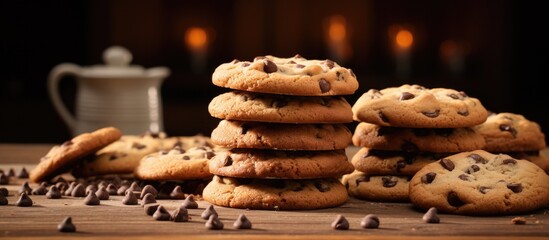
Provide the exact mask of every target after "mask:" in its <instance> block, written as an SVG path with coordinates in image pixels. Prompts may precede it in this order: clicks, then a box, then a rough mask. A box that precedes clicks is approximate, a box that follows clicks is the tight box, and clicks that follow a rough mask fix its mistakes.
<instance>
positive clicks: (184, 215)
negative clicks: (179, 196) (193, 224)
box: [171, 206, 189, 222]
mask: <svg viewBox="0 0 549 240" xmlns="http://www.w3.org/2000/svg"><path fill="white" fill-rule="evenodd" d="M171 215H172V216H171V218H172V221H174V222H188V221H189V211H187V209H186V208H185V207H183V206H179V207H178V208H176V209H175V210H174V211H173V212H172V214H171Z"/></svg>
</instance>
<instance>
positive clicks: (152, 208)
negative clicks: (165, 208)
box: [143, 203, 160, 216]
mask: <svg viewBox="0 0 549 240" xmlns="http://www.w3.org/2000/svg"><path fill="white" fill-rule="evenodd" d="M159 206H160V204H158V203H149V204H145V206H143V209H144V210H145V213H146V214H147V215H149V216H152V215H153V214H154V213H155V212H156V209H158V207H159Z"/></svg>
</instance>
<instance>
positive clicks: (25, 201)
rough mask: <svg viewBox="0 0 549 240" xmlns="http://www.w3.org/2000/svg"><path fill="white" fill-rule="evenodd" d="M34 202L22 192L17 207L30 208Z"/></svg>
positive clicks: (16, 203)
mask: <svg viewBox="0 0 549 240" xmlns="http://www.w3.org/2000/svg"><path fill="white" fill-rule="evenodd" d="M32 204H33V202H32V199H31V198H30V197H29V195H27V193H26V192H22V193H21V194H20V195H19V199H17V202H15V205H16V206H18V207H30V206H32Z"/></svg>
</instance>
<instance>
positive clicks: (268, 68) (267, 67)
mask: <svg viewBox="0 0 549 240" xmlns="http://www.w3.org/2000/svg"><path fill="white" fill-rule="evenodd" d="M277 70H278V67H277V66H276V63H274V62H273V61H271V60H264V61H263V71H264V72H265V73H273V72H276V71H277Z"/></svg>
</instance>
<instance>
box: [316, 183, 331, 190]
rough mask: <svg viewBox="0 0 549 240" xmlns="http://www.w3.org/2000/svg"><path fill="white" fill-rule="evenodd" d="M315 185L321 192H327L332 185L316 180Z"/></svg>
mask: <svg viewBox="0 0 549 240" xmlns="http://www.w3.org/2000/svg"><path fill="white" fill-rule="evenodd" d="M315 187H316V189H318V191H320V192H327V191H330V186H328V185H326V184H324V183H321V182H315Z"/></svg>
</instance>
